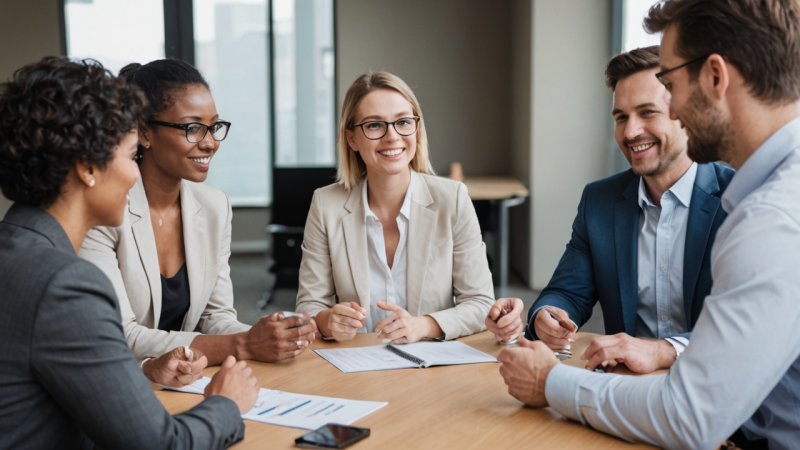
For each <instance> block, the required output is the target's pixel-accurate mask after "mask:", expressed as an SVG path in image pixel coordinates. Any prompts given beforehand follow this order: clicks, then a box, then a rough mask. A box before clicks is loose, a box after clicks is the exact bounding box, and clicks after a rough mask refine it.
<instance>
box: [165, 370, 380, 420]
mask: <svg viewBox="0 0 800 450" xmlns="http://www.w3.org/2000/svg"><path fill="white" fill-rule="evenodd" d="M210 381H211V379H210V378H208V377H203V378H200V379H199V380H197V381H195V382H194V383H192V384H190V385H188V386H185V387H182V388H168V389H172V390H175V391H179V392H188V393H192V394H202V393H203V391H204V389H205V387H206V385H207V384H208V383H209V382H210ZM386 404H387V403H386V402H372V401H364V400H350V399H345V398H336V397H324V396H319V395H307V394H296V393H292V392H286V391H276V390H272V389H265V388H261V389H260V390H259V392H258V399H257V400H256V404H255V406H253V408H252V409H251V410H250V411H247V412H246V413H244V414H242V418H243V419H247V420H252V421H255V422H262V423H268V424H272V425H280V426H284V427H292V428H303V429H307V430H312V429H315V428H319V427H321V426H322V425H325V424H326V423H341V424H345V425H349V424H351V423H353V422H355V421H356V420H358V419H360V418H362V417H364V416H366V415H368V414H371V413H373V412H375V411H377V410H378V409H380V408H382V407H384V406H386Z"/></svg>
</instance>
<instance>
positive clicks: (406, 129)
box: [353, 116, 419, 141]
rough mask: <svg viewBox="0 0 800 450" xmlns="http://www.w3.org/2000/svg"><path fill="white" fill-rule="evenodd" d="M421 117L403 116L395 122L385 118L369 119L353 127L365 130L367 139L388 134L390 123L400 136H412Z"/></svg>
mask: <svg viewBox="0 0 800 450" xmlns="http://www.w3.org/2000/svg"><path fill="white" fill-rule="evenodd" d="M418 122H419V117H417V116H413V117H401V118H399V119H397V120H395V121H394V122H386V121H385V120H367V121H364V122H361V123H358V124H355V125H353V128H355V127H359V128H361V131H362V132H364V136H366V137H367V139H371V140H373V141H377V140H378V139H381V138H382V137H384V136H386V132H387V131H389V125H391V126H393V127H394V131H396V132H397V134H399V135H400V136H410V135H412V134H414V133H416V132H417V123H418Z"/></svg>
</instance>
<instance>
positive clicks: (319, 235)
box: [297, 171, 494, 339]
mask: <svg viewBox="0 0 800 450" xmlns="http://www.w3.org/2000/svg"><path fill="white" fill-rule="evenodd" d="M361 190H362V185H361V184H360V183H359V184H358V185H356V186H354V187H353V188H352V189H350V192H347V191H345V189H344V188H343V187H342V186H341V185H339V184H332V185H330V186H327V187H324V188H321V189H317V191H315V192H314V198H313V199H312V201H311V209H310V211H309V212H308V220H307V221H306V226H305V235H304V237H303V246H302V248H303V262H302V264H301V266H300V288H299V290H298V292H297V311H300V312H307V313H309V314H311V315H316V314H317V313H318V312H320V311H322V310H323V309H325V308H330V307H333V305H335V304H336V303H338V302H339V301H342V302H346V301H356V302H359V304H360V305H361V306H363V307H364V308H366V309H367V310H369V308H370V307H371V306H370V295H369V278H368V277H369V260H368V257H367V228H366V222H365V219H364V204H363V200H362V196H361ZM407 249H408V269H407V272H408V278H407V280H406V298H407V300H408V312H409V313H411V314H412V315H415V316H420V315H430V316H431V317H433V318H434V320H436V322H437V323H438V324H439V326H440V327H441V328H442V331H444V333H445V338H446V339H455V338H457V337H460V336H464V335H468V334H472V333H476V332H478V331H481V330H483V329H484V319H485V318H486V315H487V314H488V313H489V309H490V308H491V307H492V304H494V287H493V285H492V274H491V272H489V265H488V263H487V261H486V247H485V246H484V244H483V240H482V239H481V230H480V227H479V225H478V218H477V216H476V215H475V208H474V207H473V206H472V201H470V198H469V195H468V194H467V188H466V186H464V184H462V183H458V182H455V181H453V180H449V179H446V178H441V177H436V176H433V175H423V174H419V173H417V172H414V171H412V172H411V217H410V221H409V224H408V243H407ZM370 331H371V330H370Z"/></svg>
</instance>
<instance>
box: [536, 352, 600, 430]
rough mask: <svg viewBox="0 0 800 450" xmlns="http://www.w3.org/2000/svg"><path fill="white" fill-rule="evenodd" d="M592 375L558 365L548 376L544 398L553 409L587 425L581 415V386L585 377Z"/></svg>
mask: <svg viewBox="0 0 800 450" xmlns="http://www.w3.org/2000/svg"><path fill="white" fill-rule="evenodd" d="M586 375H589V376H591V375H592V373H591V372H589V371H588V370H586V369H579V368H577V367H571V366H568V365H566V364H556V366H555V367H553V369H552V370H551V371H550V373H549V374H548V375H547V381H545V385H544V396H545V398H546V399H547V403H548V404H549V405H550V407H551V408H553V409H555V410H556V411H558V412H559V413H561V414H563V415H565V416H567V418H569V419H572V420H574V421H577V422H581V423H583V424H585V423H586V422H585V421H584V420H583V417H581V414H580V403H579V394H580V389H581V388H580V385H581V380H582V379H583V377H584V376H586Z"/></svg>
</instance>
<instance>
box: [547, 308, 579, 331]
mask: <svg viewBox="0 0 800 450" xmlns="http://www.w3.org/2000/svg"><path fill="white" fill-rule="evenodd" d="M544 309H545V310H546V311H547V313H548V314H550V317H552V318H553V320H555V321H557V322H558V326H560V327H561V328H564V329H565V330H567V331H569V332H571V333H572V332H574V331H576V330H577V329H578V327H576V326H575V323H573V322H572V321H571V320H566V319H562V318H561V317H559V316H558V314H556V312H555V311H553V310H552V309H550V308H547V307H545V308H544Z"/></svg>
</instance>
